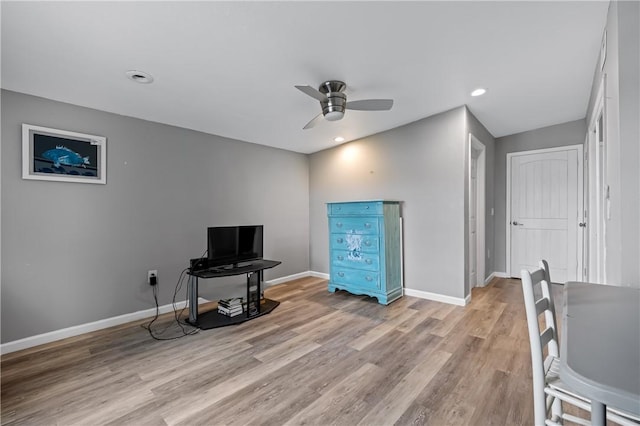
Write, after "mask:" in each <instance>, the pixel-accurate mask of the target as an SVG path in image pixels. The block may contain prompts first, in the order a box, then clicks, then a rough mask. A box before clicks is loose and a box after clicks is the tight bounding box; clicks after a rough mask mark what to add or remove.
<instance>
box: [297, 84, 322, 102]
mask: <svg viewBox="0 0 640 426" xmlns="http://www.w3.org/2000/svg"><path fill="white" fill-rule="evenodd" d="M295 87H296V89H298V90H300V91H301V92H302V93H305V94H307V95H309V96H311V97H312V98H314V99H317V100H319V101H324V102H327V101H328V100H329V99H328V98H327V97H326V96H325V95H324V93H321V92H320V91H318V90H317V89H314V88H313V87H311V86H295Z"/></svg>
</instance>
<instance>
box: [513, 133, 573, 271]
mask: <svg viewBox="0 0 640 426" xmlns="http://www.w3.org/2000/svg"><path fill="white" fill-rule="evenodd" d="M574 149H575V150H577V151H578V177H577V178H578V188H577V192H578V203H577V204H578V205H577V210H578V217H577V223H581V222H584V191H583V185H584V179H583V176H584V169H583V168H584V164H583V158H584V157H583V155H584V154H583V149H584V146H583V145H581V144H578V145H565V146H558V147H554V148H543V149H534V150H530V151H517V152H509V153H507V174H506V176H505V180H506V181H507V196H506V200H507V202H506V214H507V215H506V223H505V226H506V231H507V232H506V236H507V241H506V243H507V244H506V247H507V250H506V258H507V259H506V261H507V264H506V267H507V268H506V269H507V277H513V274H512V273H511V159H512V158H513V157H518V156H521V155H531V154H546V153H549V152H559V151H571V150H574ZM582 229H583V230H584V228H582ZM577 236H578V241H576V244H577V247H576V256H577V265H578V271H577V275H576V278H577V279H578V280H582V279H583V270H584V268H583V266H582V258H583V255H582V253H583V244H582V238H583V232H578V233H577Z"/></svg>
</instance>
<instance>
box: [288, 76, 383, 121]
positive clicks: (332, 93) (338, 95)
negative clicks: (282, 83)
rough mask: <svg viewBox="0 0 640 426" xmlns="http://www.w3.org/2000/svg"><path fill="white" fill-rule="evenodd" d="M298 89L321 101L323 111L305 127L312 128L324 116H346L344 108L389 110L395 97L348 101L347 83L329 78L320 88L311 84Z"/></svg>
mask: <svg viewBox="0 0 640 426" xmlns="http://www.w3.org/2000/svg"><path fill="white" fill-rule="evenodd" d="M295 87H296V89H298V90H300V91H301V92H303V93H305V94H307V95H309V96H311V97H312V98H314V99H317V100H319V101H320V106H321V107H322V112H321V113H320V114H318V115H316V116H315V117H314V118H313V119H312V120H311V121H309V122H308V123H307V125H306V126H304V127H303V129H310V128H312V127H313V126H315V125H316V124H318V122H319V121H320V120H321V119H322V118H323V117H324V118H325V119H326V120H327V121H337V120H340V119H342V117H344V110H346V109H353V110H359V111H388V110H390V109H391V107H392V106H393V99H363V100H360V101H351V102H347V95H346V94H345V93H344V90H345V89H346V88H347V85H346V84H344V83H343V82H342V81H337V80H329V81H325V82H324V83H322V84H321V85H320V87H319V88H318V90H316V89H314V88H313V87H311V86H295Z"/></svg>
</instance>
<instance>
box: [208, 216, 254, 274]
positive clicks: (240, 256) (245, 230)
mask: <svg viewBox="0 0 640 426" xmlns="http://www.w3.org/2000/svg"><path fill="white" fill-rule="evenodd" d="M262 231H263V227H262V225H251V226H218V227H210V228H208V230H207V248H208V250H209V256H208V260H209V262H208V264H209V266H210V267H215V266H223V265H233V264H236V263H239V262H246V261H250V260H256V259H262Z"/></svg>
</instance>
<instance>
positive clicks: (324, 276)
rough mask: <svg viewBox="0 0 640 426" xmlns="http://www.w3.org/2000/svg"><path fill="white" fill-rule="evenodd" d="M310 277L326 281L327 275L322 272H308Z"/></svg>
mask: <svg viewBox="0 0 640 426" xmlns="http://www.w3.org/2000/svg"><path fill="white" fill-rule="evenodd" d="M308 272H309V276H310V277H316V278H322V279H325V280H328V279H329V278H330V277H329V274H325V273H324V272H316V271H308Z"/></svg>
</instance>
